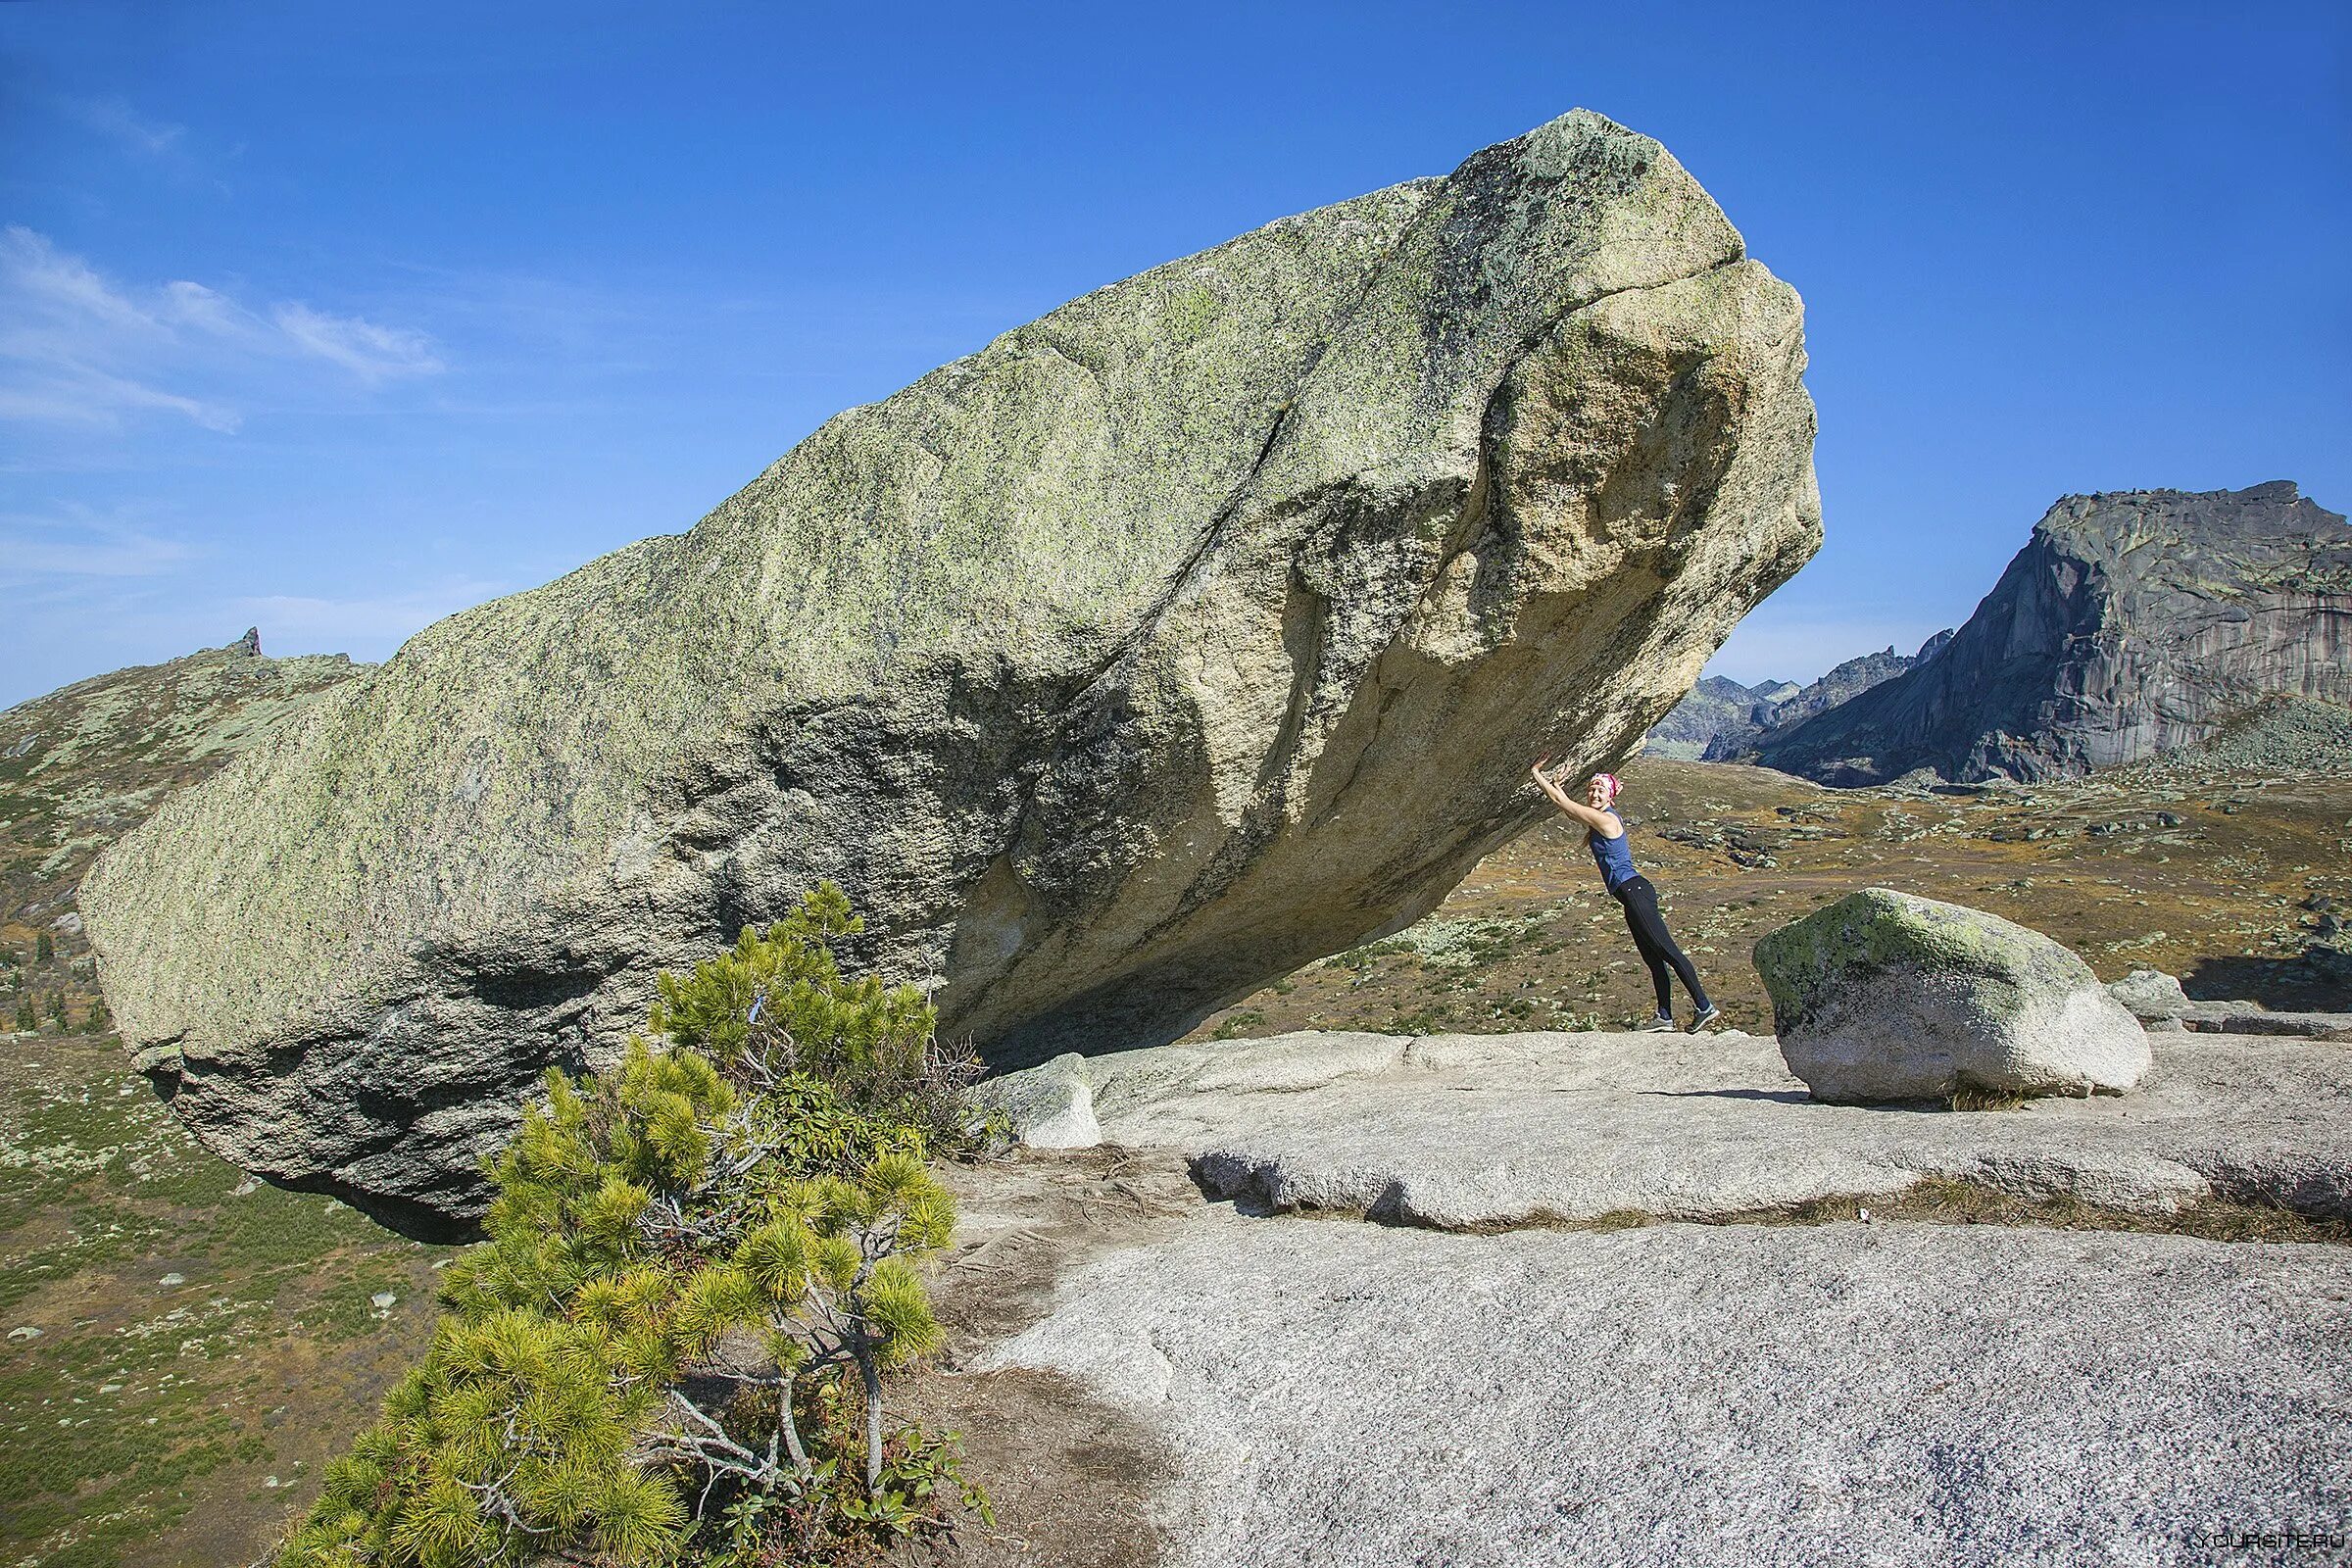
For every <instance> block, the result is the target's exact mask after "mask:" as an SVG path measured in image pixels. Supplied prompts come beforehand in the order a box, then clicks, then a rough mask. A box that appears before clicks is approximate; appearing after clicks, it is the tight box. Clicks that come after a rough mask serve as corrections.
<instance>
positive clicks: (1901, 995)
mask: <svg viewBox="0 0 2352 1568" xmlns="http://www.w3.org/2000/svg"><path fill="white" fill-rule="evenodd" d="M1755 957H1756V972H1757V973H1758V974H1759V975H1761V976H1762V977H1763V980H1764V987H1765V989H1766V990H1767V991H1769V992H1770V993H1771V995H1772V1008H1773V1018H1774V1024H1775V1027H1776V1029H1777V1030H1778V1033H1779V1036H1780V1042H1781V1054H1782V1055H1783V1056H1784V1057H1785V1058H1786V1059H1787V1060H1788V1063H1789V1071H1790V1072H1793V1073H1795V1074H1796V1075H1797V1076H1798V1077H1799V1078H1802V1079H1803V1080H1804V1081H1805V1083H1806V1085H1807V1087H1809V1088H1810V1089H1811V1090H1812V1091H1813V1093H1814V1095H1815V1096H1816V1097H1817V1098H1819V1099H1822V1100H1829V1101H1838V1102H1843V1103H1892V1102H1899V1101H1909V1100H1937V1099H1944V1098H1946V1097H1949V1096H1952V1095H1955V1094H1958V1093H1961V1092H1963V1091H1978V1092H1982V1093H1985V1094H1991V1095H2020V1096H2023V1095H2049V1094H2082V1095H2087V1094H2091V1093H2094V1092H2096V1091H2100V1090H2105V1091H2109V1092H2113V1093H2121V1092H2123V1091H2125V1090H2128V1089H2130V1088H2131V1087H2132V1086H2133V1085H2135V1084H2137V1083H2138V1082H2139V1079H2140V1076H2141V1074H2143V1073H2145V1072H2146V1071H2147V1070H2148V1059H2149V1057H2148V1037H2147V1032H2146V1031H2145V1030H2143V1029H2142V1028H2141V1027H2140V1024H2139V1020H2138V1019H2137V1018H2135V1017H2133V1016H2132V1014H2131V1011H2130V1010H2129V1009H2127V1008H2126V1007H2125V1006H2124V1005H2123V1004H2122V1003H2120V1002H2118V1001H2117V1000H2116V999H2115V998H2114V997H2113V996H2111V995H2109V994H2108V992H2107V990H2106V988H2105V987H2103V986H2101V985H2100V984H2099V980H2098V976H2096V975H2095V974H2093V973H2091V970H2090V965H2088V964H2086V963H2084V962H2083V961H2082V959H2081V958H2079V957H2077V956H2075V955H2074V954H2072V953H2070V952H2068V951H2067V950H2066V949H2064V948H2062V947H2060V946H2059V945H2058V944H2057V943H2055V942H2052V941H2051V940H2050V939H2049V938H2048V937H2045V936H2043V935H2042V934H2041V933H2040V932H2038V931H2029V930H2027V929H2026V928H2025V927H2024V926H2022V925H2018V924H2015V923H2014V922H2012V921H2008V920H2004V919H2002V918H2001V917H2000V916H1998V915H1994V914H1986V913H1985V912H1984V911H1983V910H1981V909H1971V908H1967V907H1963V906H1961V905H1957V904H1945V903H1943V902H1942V901H1941V900H1937V899H1923V898H1919V897H1916V896H1915V895H1912V894H1908V893H1896V892H1893V891H1891V890H1889V889H1887V888H1865V889H1864V890H1862V891H1861V892H1859V893H1853V894H1848V895H1847V896H1846V897H1844V898H1842V899H1839V900H1838V902H1837V903H1836V904H1833V905H1831V906H1829V907H1827V908H1823V909H1817V910H1815V911H1814V912H1813V913H1812V914H1809V915H1807V916H1805V917H1804V918H1803V919H1801V920H1797V921H1793V922H1791V923H1790V924H1789V925H1786V926H1783V927H1782V928H1781V929H1780V930H1778V931H1774V932H1771V933H1769V934H1768V935H1766V936H1765V937H1764V938H1763V939H1762V940H1761V941H1759V942H1757V944H1756V954H1755Z"/></svg>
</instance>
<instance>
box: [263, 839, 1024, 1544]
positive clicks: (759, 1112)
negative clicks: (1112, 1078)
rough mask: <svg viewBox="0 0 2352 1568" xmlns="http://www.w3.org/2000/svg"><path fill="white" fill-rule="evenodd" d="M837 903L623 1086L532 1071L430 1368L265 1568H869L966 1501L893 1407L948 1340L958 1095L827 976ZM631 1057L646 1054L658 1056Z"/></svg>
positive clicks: (754, 946) (841, 925)
mask: <svg viewBox="0 0 2352 1568" xmlns="http://www.w3.org/2000/svg"><path fill="white" fill-rule="evenodd" d="M859 928H860V923H859V921H858V919H857V917H856V916H854V915H853V914H852V913H851V910H850V906H849V902H848V900H847V899H846V897H844V895H843V894H842V893H841V891H840V890H839V889H838V888H835V887H833V886H831V885H830V884H826V885H823V886H820V887H819V888H818V889H817V891H815V892H814V893H812V894H810V895H809V896H808V898H807V899H806V900H805V901H804V902H803V904H802V906H801V907H800V908H799V909H797V910H795V911H794V912H793V913H791V914H789V915H787V916H786V917H785V918H783V919H782V920H779V921H777V922H776V923H775V924H773V925H771V926H769V927H768V928H767V929H766V930H765V931H764V932H762V931H759V930H757V929H746V930H745V931H744V932H743V933H742V936H741V938H740V940H739V941H738V942H737V943H736V945H735V947H734V948H733V950H732V951H729V952H726V953H723V954H721V955H720V956H717V957H715V958H712V959H710V960H708V961H706V962H703V963H700V964H698V965H697V966H696V967H695V970H694V972H693V974H692V975H691V976H689V977H686V978H683V979H681V978H678V977H676V976H672V975H664V976H662V980H661V985H660V989H661V997H660V1000H659V1001H658V1002H657V1003H656V1004H655V1005H654V1007H653V1011H652V1016H651V1018H650V1020H649V1029H648V1034H647V1035H641V1036H637V1037H634V1038H632V1039H631V1040H630V1042H629V1045H628V1048H627V1052H626V1054H625V1055H624V1057H623V1059H622V1060H621V1061H620V1062H619V1063H618V1064H616V1065H615V1066H613V1068H611V1069H609V1070H607V1071H603V1072H599V1073H595V1074H592V1075H589V1076H587V1077H583V1078H573V1077H570V1076H567V1075H566V1074H564V1073H563V1072H562V1071H560V1070H551V1071H550V1073H549V1074H548V1077H547V1096H546V1103H545V1104H544V1105H536V1106H533V1107H532V1108H531V1109H530V1110H529V1111H528V1112H527V1113H526V1115H525V1116H524V1119H523V1123H522V1127H521V1130H520V1132H519V1133H518V1134H517V1136H516V1137H515V1140H514V1141H513V1143H512V1144H511V1145H509V1147H508V1148H507V1150H506V1151H505V1152H504V1153H502V1154H501V1155H500V1156H499V1157H498V1158H497V1159H496V1160H495V1161H494V1162H493V1166H492V1171H491V1174H492V1177H493V1180H494V1182H495V1184H496V1193H497V1196H496V1199H495V1201H493V1204H492V1206H491V1209H490V1212H489V1216H488V1219H487V1222H486V1224H487V1232H488V1239H487V1241H486V1242H485V1243H484V1244H483V1245H481V1246H479V1247H477V1248H475V1249H473V1250H471V1251H469V1252H468V1253H467V1254H466V1256H465V1257H464V1258H462V1259H461V1260H460V1261H459V1262H458V1263H457V1264H456V1265H455V1266H453V1267H452V1268H451V1269H450V1270H449V1271H448V1278H447V1283H446V1284H445V1286H444V1287H443V1292H442V1299H443V1304H444V1306H445V1308H446V1311H445V1313H444V1315H443V1317H442V1320H441V1322H440V1324H439V1326H438V1328H437V1329H436V1331H435V1333H434V1336H433V1340H432V1345H431V1348H430V1349H429V1350H428V1351H427V1353H426V1354H425V1356H424V1359H423V1362H422V1364H421V1365H419V1366H417V1368H416V1369H415V1370H414V1371H413V1372H411V1373H410V1374H409V1376H408V1377H407V1378H406V1379H404V1380H403V1381H402V1382H401V1383H400V1384H399V1385H398V1386H397V1387H395V1388H394V1390H393V1391H392V1393H391V1395H390V1396H389V1397H387V1398H386V1400H385V1401H384V1407H383V1414H382V1418H381V1420H380V1421H378V1423H377V1424H376V1425H375V1426H374V1427H372V1428H371V1429H369V1430H368V1431H367V1432H365V1433H363V1434H362V1435H361V1437H360V1438H359V1440H358V1441H357V1442H356V1443H355V1444H354V1445H353V1446H352V1449H351V1451H350V1453H349V1454H347V1455H346V1456H345V1457H343V1458H342V1459H340V1460H338V1461H337V1462H336V1463H335V1464H333V1465H332V1466H331V1467H330V1468H329V1470H328V1472H327V1474H326V1477H325V1482H324V1487H323V1490H322V1493H321V1495H320V1496H319V1499H318V1501H317V1502H316V1503H315V1505H314V1506H313V1507H312V1508H311V1510H310V1512H309V1514H308V1516H307V1517H306V1518H304V1519H303V1520H302V1521H301V1522H300V1523H299V1525H298V1526H297V1527H296V1528H295V1529H294V1531H293V1533H292V1534H291V1536H290V1537H289V1538H288V1540H287V1541H286V1542H285V1544H284V1545H283V1547H282V1549H281V1551H280V1552H279V1555H278V1558H277V1561H278V1563H279V1564H280V1568H359V1565H363V1564H365V1565H369V1568H374V1565H395V1564H398V1565H416V1568H456V1565H460V1564H467V1565H470V1564H479V1563H509V1562H512V1563H520V1562H526V1561H531V1560H556V1561H568V1562H578V1561H589V1560H592V1561H596V1562H599V1563H609V1564H614V1565H619V1564H639V1563H672V1562H682V1563H692V1564H711V1565H717V1564H727V1565H742V1568H753V1565H758V1568H781V1565H785V1564H823V1563H836V1562H844V1561H851V1560H858V1559H860V1558H863V1557H865V1556H867V1555H869V1554H871V1553H872V1552H874V1551H875V1550H876V1549H877V1548H880V1547H882V1546H885V1545H887V1544H889V1543H890V1542H891V1541H893V1540H895V1539H899V1538H904V1537H907V1536H913V1535H921V1534H929V1533H935V1532H940V1531H944V1530H947V1529H950V1528H951V1527H952V1525H953V1523H954V1521H955V1519H956V1517H957V1516H958V1515H959V1514H961V1513H963V1512H967V1511H968V1512H970V1513H973V1514H976V1515H977V1516H979V1517H981V1518H983V1519H986V1518H988V1517H989V1505H988V1500H987V1498H986V1497H985V1496H984V1495H982V1493H981V1492H980V1490H979V1488H978V1487H976V1486H974V1485H971V1484H968V1483H967V1482H965V1481H964V1479H963V1477H962V1475H961V1472H960V1469H959V1463H958V1460H959V1450H958V1446H957V1440H956V1435H955V1434H953V1433H947V1434H936V1435H935V1434H932V1433H927V1432H925V1431H923V1430H921V1429H920V1428H919V1427H916V1426H911V1425H898V1426H894V1425H893V1424H892V1423H891V1422H890V1420H889V1419H888V1417H887V1415H886V1413H885V1407H884V1402H883V1397H884V1387H885V1385H884V1378H885V1375H886V1374H888V1373H889V1372H891V1371H893V1370H894V1369H897V1368H900V1367H903V1366H905V1365H906V1364H907V1363H908V1362H909V1361H911V1360H913V1359H914V1358H916V1357H918V1356H921V1355H922V1354H924V1353H925V1352H926V1351H929V1350H931V1349H933V1348H936V1347H937V1346H938V1345H939V1343H940V1339H941V1332H940V1328H939V1325H938V1323H937V1322H936V1320H935V1319H934V1318H933V1316H932V1313H931V1308H930V1304H929V1302H928V1299H927V1298H926V1293H925V1290H924V1287H923V1284H922V1281H921V1280H920V1278H919V1277H918V1276H917V1274H916V1273H915V1270H914V1267H913V1259H915V1258H917V1257H919V1256H920V1255H921V1254H923V1253H925V1252H927V1251H930V1250H935V1249H937V1248H939V1247H941V1246H943V1245H945V1243H946V1242H947V1240H948V1236H949V1233H950V1231H951V1230H952V1229H953V1228H954V1225H955V1211H954V1208H953V1205H952V1203H951V1201H950V1200H949V1198H948V1195H947V1193H946V1191H945V1190H944V1189H943V1188H942V1187H941V1186H940V1185H939V1183H938V1182H937V1181H936V1180H934V1179H933V1177H932V1175H931V1174H930V1171H929V1169H928V1161H929V1159H930V1158H931V1157H933V1156H934V1155H936V1154H938V1153H940V1152H944V1151H947V1150H951V1149H953V1148H955V1147H956V1146H958V1145H959V1144H961V1143H962V1142H964V1141H965V1140H966V1139H967V1138H968V1136H969V1135H968V1134H967V1132H966V1130H965V1126H966V1122H965V1116H966V1112H965V1110H964V1104H963V1090H964V1088H965V1086H966V1085H967V1084H968V1083H969V1081H970V1078H971V1075H972V1073H973V1070H974V1067H973V1063H972V1062H971V1060H970V1058H969V1057H968V1055H967V1054H960V1053H957V1052H955V1051H952V1050H945V1049H943V1048H942V1047H941V1046H940V1045H939V1044H938V1042H937V1040H936V1038H935V1035H934V1022H935V1018H934V1014H933V1011H932V1009H931V1007H930V1006H929V1005H927V1004H926V1003H925V1002H924V1001H923V999H922V996H921V994H920V993H919V992H917V991H916V990H914V989H913V988H911V987H907V986H901V987H897V988H888V987H885V986H883V985H882V984H881V982H879V981H878V980H875V979H872V978H870V977H868V978H863V979H857V980H852V979H848V978H846V977H845V976H844V975H843V974H842V972H841V969H840V966H839V965H838V963H837V962H836V961H835V959H834V956H833V953H832V949H831V943H832V941H833V940H834V939H836V938H840V937H844V936H848V935H851V934H854V933H856V932H857V931H858V929H859ZM649 1036H650V1038H649Z"/></svg>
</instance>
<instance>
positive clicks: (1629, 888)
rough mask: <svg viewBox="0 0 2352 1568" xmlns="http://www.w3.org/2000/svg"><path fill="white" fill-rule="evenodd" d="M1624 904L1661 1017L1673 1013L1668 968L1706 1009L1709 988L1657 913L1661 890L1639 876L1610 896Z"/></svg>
mask: <svg viewBox="0 0 2352 1568" xmlns="http://www.w3.org/2000/svg"><path fill="white" fill-rule="evenodd" d="M1610 897H1612V898H1614V899H1615V900H1616V901H1617V902H1618V903H1619V904H1622V905H1624V906H1625V928H1626V929H1627V930H1628V931H1631V932H1632V933H1633V934H1634V946H1635V947H1637V948H1640V949H1641V950H1642V962H1643V963H1646V964H1648V965H1649V983H1650V984H1651V985H1653V986H1655V987H1657V991H1658V1016H1659V1017H1661V1018H1668V1017H1672V1016H1673V1015H1674V989H1673V987H1672V985H1671V984H1670V983H1669V981H1668V979H1667V971H1668V969H1669V968H1671V969H1672V970H1673V972H1674V973H1675V974H1678V975H1681V976H1682V977H1683V989H1684V990H1685V991H1688V992H1690V993H1691V1001H1692V1002H1693V1003H1695V1004H1697V1005H1698V1010H1699V1011H1701V1012H1704V1011H1706V1010H1707V990H1706V987H1704V986H1702V985H1700V984H1699V983H1698V971H1697V970H1696V969H1693V968H1691V960H1690V959H1689V958H1687V957H1685V956H1683V950H1682V949H1680V948H1678V947H1676V946H1675V945H1674V938H1673V937H1672V936H1670V935H1668V934H1667V931H1666V917H1665V916H1664V915H1662V914H1660V913H1658V890H1657V889H1656V888H1653V887H1651V886H1650V885H1649V878H1647V877H1645V876H1638V877H1636V878H1634V879H1633V880H1632V881H1631V882H1628V883H1626V884H1625V885H1624V886H1623V887H1621V888H1618V889H1617V890H1616V891H1615V892H1614V893H1612V894H1611V895H1610Z"/></svg>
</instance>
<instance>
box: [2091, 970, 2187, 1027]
mask: <svg viewBox="0 0 2352 1568" xmlns="http://www.w3.org/2000/svg"><path fill="white" fill-rule="evenodd" d="M2107 994H2108V995H2109V996H2111V997H2113V998H2114V999H2115V1000H2116V1001H2118V1002H2120V1003H2122V1004H2123V1005H2125V1006H2126V1007H2128V1008H2130V1009H2131V1016H2132V1017H2134V1018H2137V1019H2138V1020H2139V1021H2140V1022H2141V1023H2164V1022H2171V1023H2178V1022H2180V1020H2181V1019H2182V1018H2184V1017H2186V1016H2188V1009H2189V1000H2188V993H2187V992H2185V991H2183V990H2181V989H2180V981H2178V980H2176V979H2174V978H2173V977H2172V976H2171V975H2169V974H2166V973H2165V972H2164V971H2163V970H2162V969H2134V970H2132V971H2131V973H2130V974H2128V975H2126V976H2124V977H2123V978H2122V979H2121V980H2117V981H2115V982H2113V983H2112V984H2110V985H2109V986H2108V987H2107Z"/></svg>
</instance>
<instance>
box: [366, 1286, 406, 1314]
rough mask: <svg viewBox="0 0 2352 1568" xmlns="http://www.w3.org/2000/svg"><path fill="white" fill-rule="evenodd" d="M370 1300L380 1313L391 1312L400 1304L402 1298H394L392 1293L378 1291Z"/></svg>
mask: <svg viewBox="0 0 2352 1568" xmlns="http://www.w3.org/2000/svg"><path fill="white" fill-rule="evenodd" d="M368 1301H369V1303H370V1304H372V1305H373V1306H374V1307H375V1309H376V1310H377V1311H378V1312H389V1311H391V1310H392V1308H393V1307H394V1306H396V1305H398V1304H399V1302H400V1298H399V1297H397V1296H394V1295H393V1294H392V1293H391V1292H390V1291H378V1292H376V1293H375V1294H374V1295H373V1296H370V1297H369V1298H368Z"/></svg>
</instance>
